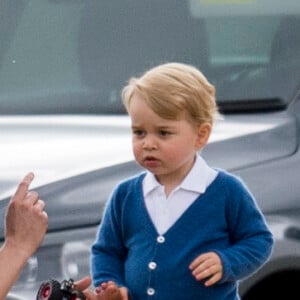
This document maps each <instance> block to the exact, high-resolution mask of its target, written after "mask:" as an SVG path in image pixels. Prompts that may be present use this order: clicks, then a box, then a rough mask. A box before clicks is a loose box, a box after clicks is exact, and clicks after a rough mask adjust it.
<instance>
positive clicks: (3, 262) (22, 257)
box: [0, 173, 48, 299]
mask: <svg viewBox="0 0 300 300" xmlns="http://www.w3.org/2000/svg"><path fill="white" fill-rule="evenodd" d="M33 178H34V175H33V173H28V174H27V175H26V176H25V177H24V179H23V180H22V181H21V182H20V184H19V186H18V188H17V190H16V192H15V194H14V196H13V197H12V198H11V200H10V202H9V204H8V207H7V211H6V216H5V217H6V219H5V240H4V243H3V245H2V247H1V249H0V279H1V280H0V281H1V282H0V299H5V297H6V295H7V293H8V292H9V290H10V289H11V287H12V286H13V284H14V283H15V281H16V280H17V278H18V277H19V275H20V273H21V271H22V268H23V267H24V265H25V264H26V262H27V259H28V258H29V257H30V256H31V255H32V254H33V253H34V252H35V251H36V249H37V248H38V247H39V245H40V244H41V242H42V241H43V239H44V236H45V233H46V230H47V226H48V216H47V214H46V212H45V211H44V207H45V203H44V201H42V200H40V199H39V196H38V194H37V193H36V192H34V191H29V190H28V189H29V185H30V183H31V182H32V180H33Z"/></svg>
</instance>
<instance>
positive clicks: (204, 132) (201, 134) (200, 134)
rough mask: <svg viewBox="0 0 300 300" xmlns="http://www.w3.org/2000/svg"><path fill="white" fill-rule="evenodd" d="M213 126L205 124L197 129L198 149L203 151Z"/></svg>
mask: <svg viewBox="0 0 300 300" xmlns="http://www.w3.org/2000/svg"><path fill="white" fill-rule="evenodd" d="M211 128H212V126H211V124H209V123H203V124H201V125H199V126H198V127H197V138H196V147H197V148H198V149H202V148H203V147H204V146H205V145H206V144H207V141H208V139H209V137H210V133H211Z"/></svg>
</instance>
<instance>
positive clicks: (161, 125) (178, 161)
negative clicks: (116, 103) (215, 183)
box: [128, 95, 211, 184]
mask: <svg viewBox="0 0 300 300" xmlns="http://www.w3.org/2000/svg"><path fill="white" fill-rule="evenodd" d="M128 113H129V116H130V118H131V126H132V134H133V136H132V144H133V152H134V156H135V159H136V161H137V162H138V163H139V164H140V165H141V166H142V167H144V168H145V169H147V170H149V171H150V172H152V173H153V174H154V175H155V176H156V178H157V179H158V180H159V182H160V183H161V184H165V183H169V184H170V183H171V182H172V181H173V182H175V183H180V182H181V181H182V179H183V178H184V177H185V176H186V175H187V173H188V172H189V170H190V169H191V167H192V166H193V163H194V159H195V154H196V152H197V151H198V150H199V149H201V148H202V147H203V146H204V145H205V144H206V142H207V139H208V137H209V134H210V129H211V127H210V125H209V124H203V125H201V126H198V127H196V126H193V125H192V123H191V122H188V121H187V119H186V117H185V114H184V113H183V114H182V117H180V118H179V119H177V120H169V119H164V118H162V117H160V116H159V115H157V114H156V113H155V112H154V111H153V110H152V109H151V108H150V107H149V106H148V105H147V104H146V103H145V102H144V101H143V99H140V98H139V96H138V95H134V96H133V98H132V99H131V103H130V107H129V109H128Z"/></svg>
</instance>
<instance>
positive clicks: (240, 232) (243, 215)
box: [216, 176, 274, 283]
mask: <svg viewBox="0 0 300 300" xmlns="http://www.w3.org/2000/svg"><path fill="white" fill-rule="evenodd" d="M225 191H226V193H227V199H228V203H227V206H226V216H227V223H228V230H229V234H230V239H231V246H230V247H228V248H226V249H223V250H216V252H217V253H218V254H219V256H220V257H221V260H222V262H223V277H222V279H221V281H220V283H223V282H226V281H235V280H239V279H242V278H244V277H247V276H249V275H251V274H252V273H254V272H256V271H257V270H258V269H259V268H261V267H262V266H263V265H264V264H265V263H266V262H267V260H268V259H269V257H270V256H271V253H272V248H273V244H274V240H273V236H272V233H271V231H270V229H269V228H268V225H267V223H266V220H265V218H264V215H263V214H262V212H261V211H260V209H259V207H258V206H257V204H256V201H255V198H254V196H253V195H252V194H251V192H250V191H249V190H248V188H247V187H246V185H245V183H244V182H243V181H242V180H241V179H239V178H236V177H234V176H232V180H231V182H229V183H228V184H226V188H225Z"/></svg>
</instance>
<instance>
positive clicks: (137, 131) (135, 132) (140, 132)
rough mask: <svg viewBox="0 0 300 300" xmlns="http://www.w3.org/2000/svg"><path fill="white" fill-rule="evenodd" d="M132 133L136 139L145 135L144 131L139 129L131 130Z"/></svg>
mask: <svg viewBox="0 0 300 300" xmlns="http://www.w3.org/2000/svg"><path fill="white" fill-rule="evenodd" d="M132 133H133V134H134V135H136V136H138V137H140V136H144V135H145V131H143V130H140V129H136V130H133V131H132Z"/></svg>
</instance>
